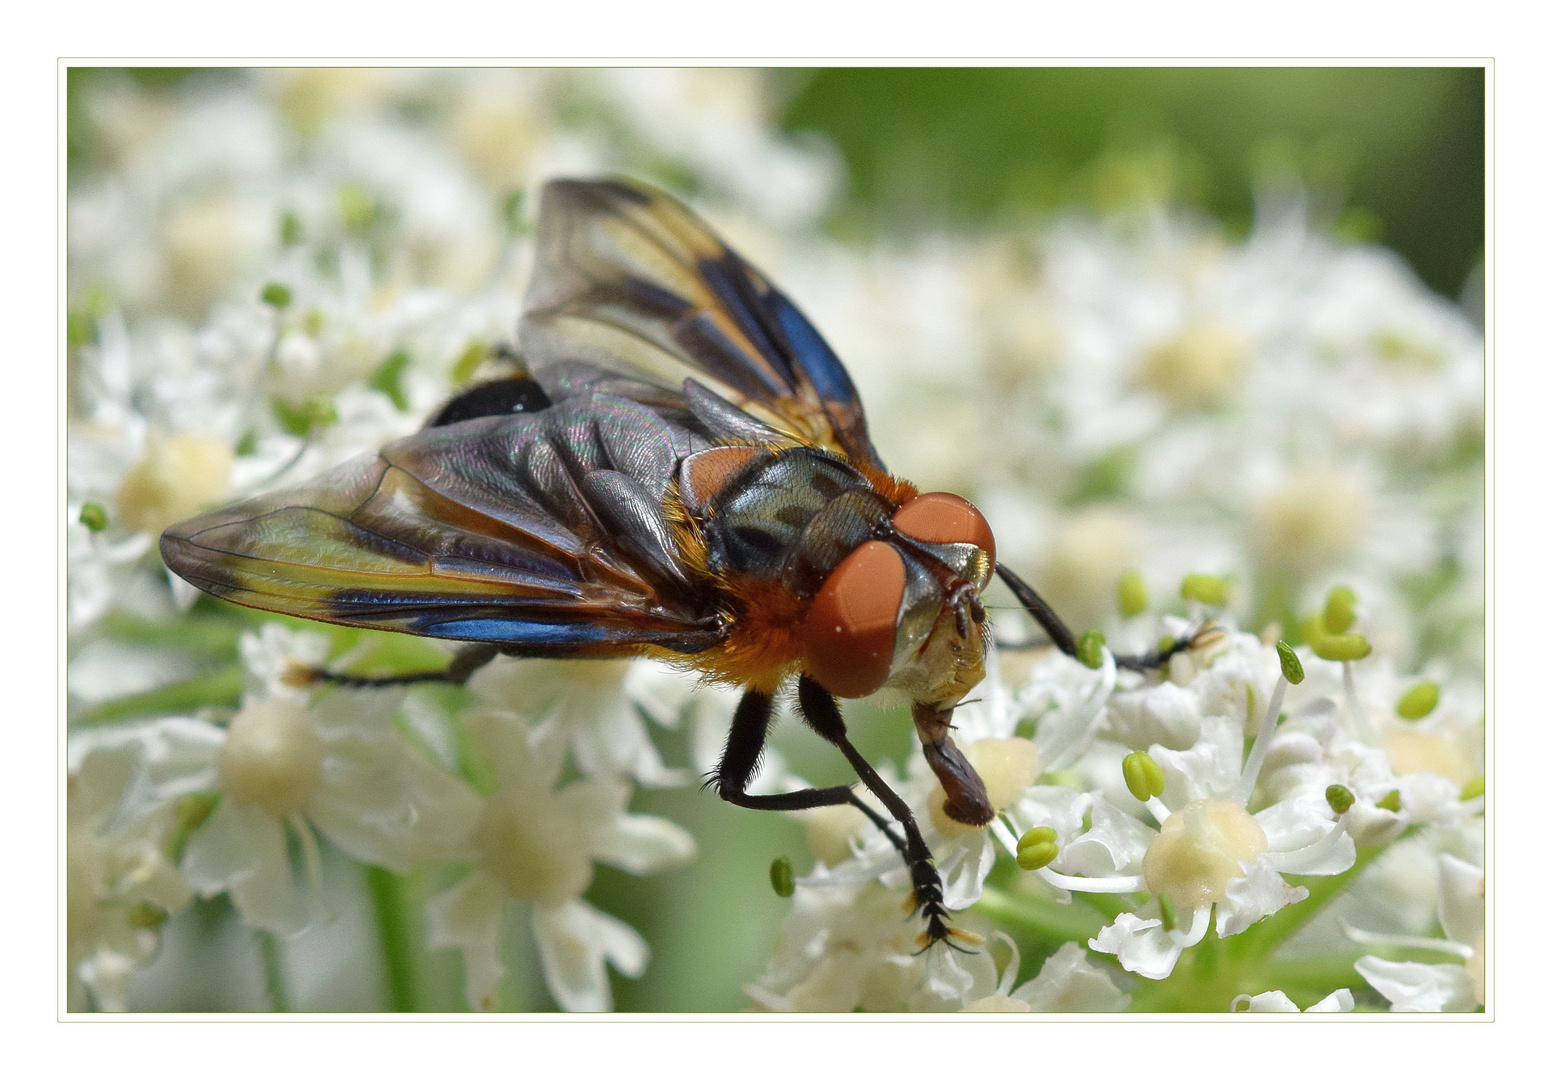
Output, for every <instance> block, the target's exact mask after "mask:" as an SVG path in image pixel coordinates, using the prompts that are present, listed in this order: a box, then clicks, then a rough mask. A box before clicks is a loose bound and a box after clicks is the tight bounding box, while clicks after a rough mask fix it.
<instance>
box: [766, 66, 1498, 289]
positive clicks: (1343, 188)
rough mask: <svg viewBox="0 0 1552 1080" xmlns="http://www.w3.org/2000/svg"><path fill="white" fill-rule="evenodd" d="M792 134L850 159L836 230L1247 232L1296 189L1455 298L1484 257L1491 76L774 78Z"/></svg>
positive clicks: (1323, 215) (1012, 71)
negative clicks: (1054, 226) (1186, 214)
mask: <svg viewBox="0 0 1552 1080" xmlns="http://www.w3.org/2000/svg"><path fill="white" fill-rule="evenodd" d="M775 77H776V78H777V80H778V82H779V85H780V86H781V88H782V89H783V91H784V95H783V96H784V100H785V105H784V108H783V113H782V117H781V123H782V126H783V127H784V128H786V129H787V130H789V131H816V132H820V133H822V134H823V135H825V136H826V137H828V138H829V139H830V140H831V141H832V142H833V143H834V144H835V145H836V146H837V147H838V148H839V150H840V152H841V154H842V155H843V156H844V158H845V161H846V166H847V171H848V173H849V177H850V188H849V192H848V198H847V203H846V207H845V209H844V211H843V218H842V222H843V224H845V225H847V226H850V227H852V228H858V229H864V230H878V229H883V230H890V229H897V228H901V227H904V226H905V225H906V224H907V223H910V224H912V225H915V224H920V223H921V222H923V221H933V220H942V221H945V222H948V223H953V224H961V225H973V224H990V223H996V222H997V221H999V220H1003V219H1006V218H1008V217H1011V216H1017V215H1020V214H1028V213H1031V212H1036V213H1038V212H1043V211H1049V210H1051V209H1053V208H1054V207H1056V206H1058V205H1062V204H1070V203H1080V204H1088V205H1090V206H1093V207H1095V208H1097V209H1101V210H1104V209H1111V208H1115V207H1118V206H1120V205H1123V204H1125V203H1127V202H1131V201H1135V200H1136V199H1137V198H1139V197H1147V196H1154V197H1157V196H1164V197H1166V198H1169V199H1170V200H1172V201H1175V202H1177V203H1183V204H1186V205H1193V206H1197V207H1200V208H1201V209H1203V210H1205V211H1207V212H1208V213H1210V214H1212V215H1213V216H1214V217H1217V218H1219V219H1220V220H1222V221H1223V222H1224V223H1225V224H1226V225H1227V226H1228V227H1229V228H1230V229H1234V230H1243V229H1245V228H1247V227H1248V226H1249V223H1250V218H1251V211H1252V193H1253V191H1255V190H1256V189H1257V188H1260V187H1264V186H1266V185H1268V184H1278V183H1286V182H1287V181H1289V180H1294V181H1298V182H1302V183H1303V184H1304V185H1305V186H1307V187H1308V189H1309V190H1310V193H1311V208H1312V211H1313V213H1314V215H1315V217H1316V219H1317V221H1319V222H1320V223H1321V224H1324V225H1327V226H1329V227H1331V228H1333V229H1336V230H1338V231H1340V232H1343V233H1345V234H1347V235H1349V236H1351V237H1353V238H1354V239H1362V240H1378V241H1380V242H1382V243H1384V244H1386V245H1388V246H1390V247H1392V248H1394V249H1395V250H1396V251H1398V252H1400V253H1401V254H1402V255H1404V256H1405V257H1406V258H1407V259H1408V260H1409V261H1410V262H1411V263H1412V265H1413V267H1415V268H1416V270H1417V272H1418V274H1419V275H1421V277H1422V278H1423V280H1424V281H1426V282H1427V283H1428V284H1429V285H1430V286H1431V287H1432V288H1434V289H1435V290H1436V291H1438V292H1441V293H1443V294H1445V295H1447V296H1452V297H1453V296H1456V295H1458V294H1459V292H1460V290H1461V287H1462V285H1463V284H1464V283H1465V281H1466V278H1467V276H1468V275H1469V274H1470V272H1471V270H1472V268H1473V267H1474V266H1475V265H1476V264H1477V262H1478V261H1479V260H1480V259H1481V257H1482V250H1483V219H1484V210H1483V207H1484V203H1483V197H1484V196H1483V192H1484V182H1483V178H1484V166H1485V158H1484V147H1485V141H1484V96H1483V95H1484V71H1483V69H1482V68H1467V67H1457V68H1401V67H1392V68H1362V67H1350V68H1320V67H1308V68H1232V67H1220V68H1113V67H1112V68H1076V67H1075V68H825V69H820V70H815V71H779V72H776V73H775Z"/></svg>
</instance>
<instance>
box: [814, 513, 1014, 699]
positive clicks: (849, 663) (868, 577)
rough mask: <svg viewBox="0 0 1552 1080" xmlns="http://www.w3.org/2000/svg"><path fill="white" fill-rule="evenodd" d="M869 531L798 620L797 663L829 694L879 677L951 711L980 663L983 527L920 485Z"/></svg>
mask: <svg viewBox="0 0 1552 1080" xmlns="http://www.w3.org/2000/svg"><path fill="white" fill-rule="evenodd" d="M877 535H878V536H879V537H880V538H879V539H873V540H869V541H867V542H866V543H863V544H861V545H860V546H858V547H857V548H856V549H855V550H854V551H852V552H851V554H849V555H848V556H847V557H846V558H845V559H843V560H842V561H841V562H840V564H839V565H837V566H836V567H835V569H834V570H833V571H831V573H830V574H829V576H828V578H827V579H826V580H825V582H824V585H823V587H822V588H821V589H820V590H819V591H818V594H817V595H816V596H815V598H814V603H813V606H812V607H811V608H810V609H809V614H808V617H807V621H806V623H805V625H804V633H803V644H804V664H805V668H806V669H807V671H808V673H809V674H810V675H812V676H813V677H814V678H815V679H817V680H818V681H819V683H820V684H821V685H822V686H824V687H825V688H826V689H827V690H829V691H830V692H831V693H833V694H835V695H836V696H837V697H865V696H866V695H868V694H871V693H873V692H874V691H877V690H880V689H883V688H885V687H889V688H891V689H895V690H900V691H903V692H904V693H906V694H908V695H909V696H910V698H911V700H912V701H913V702H916V703H918V705H919V706H920V705H928V706H930V707H932V708H933V709H934V710H937V711H940V712H944V713H952V711H953V708H954V705H955V704H956V703H957V702H958V701H959V700H960V699H961V698H963V697H964V696H965V695H966V694H967V693H969V692H970V690H971V689H972V688H973V687H975V685H976V684H977V683H979V682H980V681H981V679H982V678H984V677H985V673H986V667H985V661H986V643H987V640H988V636H989V631H988V629H987V626H986V609H985V607H984V606H983V605H982V603H981V590H982V589H984V588H985V587H986V585H987V584H988V583H989V582H990V580H991V576H992V570H993V568H994V567H995V565H996V544H995V541H994V540H993V538H992V531H991V527H990V526H989V525H987V523H986V519H985V518H984V517H982V516H981V513H980V511H978V510H976V508H975V507H974V506H971V505H970V503H968V502H966V501H965V500H964V499H962V498H960V497H959V496H958V495H952V494H949V493H947V492H929V493H927V494H923V495H918V496H917V497H916V498H914V499H912V500H911V501H910V502H908V503H906V504H905V505H904V506H903V507H901V508H900V509H899V510H898V511H896V512H895V513H894V515H893V517H892V518H891V519H890V521H889V522H888V523H887V526H886V527H885V528H883V529H882V530H880V532H879V533H878V534H877Z"/></svg>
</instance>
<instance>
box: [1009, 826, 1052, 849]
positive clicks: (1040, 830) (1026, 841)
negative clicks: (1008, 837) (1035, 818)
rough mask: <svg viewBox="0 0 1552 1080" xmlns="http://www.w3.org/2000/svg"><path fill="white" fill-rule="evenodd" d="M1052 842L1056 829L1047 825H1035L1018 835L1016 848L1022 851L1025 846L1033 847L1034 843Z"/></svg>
mask: <svg viewBox="0 0 1552 1080" xmlns="http://www.w3.org/2000/svg"><path fill="white" fill-rule="evenodd" d="M1054 843H1056V830H1055V829H1053V828H1051V827H1050V826H1049V825H1036V826H1035V827H1034V828H1033V829H1030V830H1029V831H1028V832H1027V833H1025V834H1024V835H1023V836H1021V837H1019V842H1018V849H1019V850H1020V851H1023V850H1024V849H1025V848H1027V847H1033V846H1034V845H1036V844H1054Z"/></svg>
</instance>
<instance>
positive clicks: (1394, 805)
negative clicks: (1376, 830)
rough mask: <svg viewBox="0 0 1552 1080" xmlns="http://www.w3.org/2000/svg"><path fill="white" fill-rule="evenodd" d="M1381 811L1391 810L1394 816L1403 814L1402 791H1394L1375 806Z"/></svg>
mask: <svg viewBox="0 0 1552 1080" xmlns="http://www.w3.org/2000/svg"><path fill="white" fill-rule="evenodd" d="M1374 805H1375V806H1377V807H1379V808H1380V809H1381V810H1389V811H1390V812H1391V813H1392V814H1399V813H1401V791H1400V790H1399V789H1392V790H1391V793H1390V794H1389V795H1386V796H1385V797H1384V798H1383V799H1381V800H1379V801H1378V802H1376V803H1375V804H1374Z"/></svg>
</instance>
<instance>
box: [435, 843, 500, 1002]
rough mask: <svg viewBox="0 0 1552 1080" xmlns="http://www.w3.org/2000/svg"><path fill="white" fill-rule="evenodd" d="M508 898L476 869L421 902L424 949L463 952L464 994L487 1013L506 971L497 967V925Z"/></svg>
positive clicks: (494, 881) (495, 999) (498, 942)
mask: <svg viewBox="0 0 1552 1080" xmlns="http://www.w3.org/2000/svg"><path fill="white" fill-rule="evenodd" d="M506 906H507V898H506V894H505V893H504V892H502V891H501V886H500V885H499V884H497V883H496V879H495V878H493V877H491V876H490V875H489V874H487V873H486V872H485V871H483V870H476V871H474V872H473V873H471V874H470V875H469V876H468V877H466V878H464V879H463V880H462V881H460V882H459V883H458V884H457V885H454V886H453V887H452V888H451V889H448V890H447V891H446V892H444V893H441V894H439V895H437V896H433V897H432V898H431V899H430V900H428V901H426V945H427V947H428V948H432V949H457V950H459V951H460V952H462V953H463V979H464V993H465V994H466V995H467V996H468V998H469V1005H470V1006H471V1007H472V1008H475V1009H479V1010H480V1011H482V1012H490V1011H491V1010H492V1009H494V1008H495V1007H496V1005H497V996H496V995H497V991H498V989H499V988H500V986H501V977H502V976H503V975H505V974H506V968H505V967H504V966H502V963H501V924H502V920H503V918H504V917H505V915H506Z"/></svg>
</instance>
